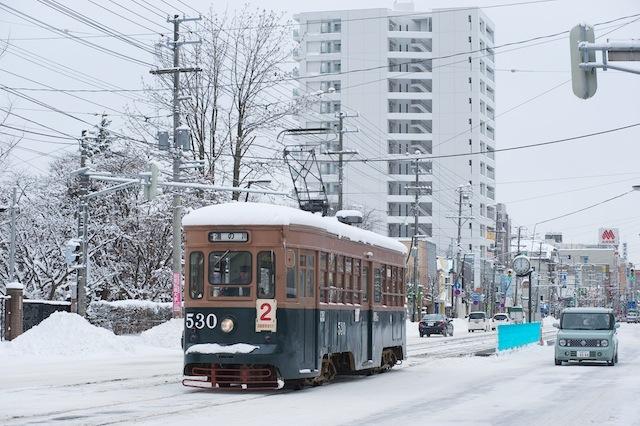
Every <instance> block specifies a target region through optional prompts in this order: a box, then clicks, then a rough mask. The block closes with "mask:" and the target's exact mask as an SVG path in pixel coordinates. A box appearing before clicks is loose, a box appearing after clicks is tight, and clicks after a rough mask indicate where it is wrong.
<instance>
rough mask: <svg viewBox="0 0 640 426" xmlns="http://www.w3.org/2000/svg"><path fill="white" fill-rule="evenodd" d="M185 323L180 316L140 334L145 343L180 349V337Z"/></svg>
mask: <svg viewBox="0 0 640 426" xmlns="http://www.w3.org/2000/svg"><path fill="white" fill-rule="evenodd" d="M183 328H184V323H183V322H182V319H180V318H173V319H170V320H169V321H167V322H165V323H162V324H160V325H157V326H155V327H153V328H151V329H149V330H147V331H143V332H142V334H140V338H141V340H142V342H143V343H145V344H147V345H149V346H158V347H162V348H168V349H180V339H181V337H182V330H183Z"/></svg>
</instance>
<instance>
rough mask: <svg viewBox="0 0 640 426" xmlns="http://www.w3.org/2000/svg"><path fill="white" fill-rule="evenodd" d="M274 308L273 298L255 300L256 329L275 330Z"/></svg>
mask: <svg viewBox="0 0 640 426" xmlns="http://www.w3.org/2000/svg"><path fill="white" fill-rule="evenodd" d="M276 308H277V302H276V300H275V299H258V300H256V331H257V332H260V331H276V327H277V325H276Z"/></svg>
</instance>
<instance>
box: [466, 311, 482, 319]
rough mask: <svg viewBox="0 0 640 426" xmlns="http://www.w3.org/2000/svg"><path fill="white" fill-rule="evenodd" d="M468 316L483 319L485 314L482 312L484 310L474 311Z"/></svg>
mask: <svg viewBox="0 0 640 426" xmlns="http://www.w3.org/2000/svg"><path fill="white" fill-rule="evenodd" d="M469 318H471V319H485V318H486V315H485V314H484V312H474V313H472V314H469Z"/></svg>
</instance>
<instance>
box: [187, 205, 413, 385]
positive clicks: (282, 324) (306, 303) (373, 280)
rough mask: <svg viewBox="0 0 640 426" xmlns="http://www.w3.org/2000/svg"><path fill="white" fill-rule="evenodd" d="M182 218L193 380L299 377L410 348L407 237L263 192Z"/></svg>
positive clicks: (386, 364) (297, 380)
mask: <svg viewBox="0 0 640 426" xmlns="http://www.w3.org/2000/svg"><path fill="white" fill-rule="evenodd" d="M183 227H184V233H185V291H184V306H185V312H184V314H185V329H184V337H183V348H184V352H185V355H184V374H185V376H187V378H185V380H184V384H185V385H189V386H201V387H214V388H222V387H226V388H253V389H255V388H262V389H274V388H281V387H282V386H284V385H285V384H286V385H290V386H294V387H300V386H303V385H304V384H322V383H324V382H327V381H330V380H332V379H333V377H335V376H336V375H337V374H368V373H373V372H380V371H385V370H387V369H390V368H392V367H393V366H394V365H395V364H396V363H398V362H399V361H401V360H403V359H404V358H405V356H406V344H405V343H406V333H405V320H406V311H405V283H404V276H405V274H404V269H403V268H404V264H405V262H404V260H405V258H404V256H405V251H406V248H405V247H404V245H402V244H401V243H399V242H398V241H395V240H393V239H390V238H387V237H384V236H381V235H378V234H375V233H373V232H369V231H366V230H363V229H360V228H356V227H352V226H350V225H346V224H343V223H340V222H338V221H337V220H336V219H335V218H326V217H321V216H317V215H313V214H311V213H307V212H304V211H301V210H297V209H293V208H290V207H283V206H275V205H269V204H260V203H228V204H218V205H213V206H208V207H203V208H201V209H197V210H194V211H192V212H191V213H189V214H188V215H186V216H185V218H184V220H183Z"/></svg>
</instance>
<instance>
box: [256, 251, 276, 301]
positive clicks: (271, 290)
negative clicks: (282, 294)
mask: <svg viewBox="0 0 640 426" xmlns="http://www.w3.org/2000/svg"><path fill="white" fill-rule="evenodd" d="M275 265H276V255H275V253H274V252H273V251H261V252H260V253H258V299H273V298H274V297H275V296H276V268H275Z"/></svg>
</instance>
